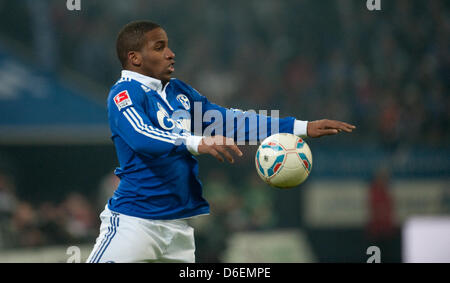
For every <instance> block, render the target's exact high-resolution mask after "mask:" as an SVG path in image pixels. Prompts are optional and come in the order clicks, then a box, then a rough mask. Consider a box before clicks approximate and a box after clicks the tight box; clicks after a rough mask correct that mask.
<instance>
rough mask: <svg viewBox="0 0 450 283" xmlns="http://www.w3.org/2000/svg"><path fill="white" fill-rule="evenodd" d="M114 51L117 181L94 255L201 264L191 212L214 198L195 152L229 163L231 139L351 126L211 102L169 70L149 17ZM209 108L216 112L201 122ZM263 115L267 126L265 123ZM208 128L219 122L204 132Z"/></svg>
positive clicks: (167, 53)
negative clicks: (118, 71)
mask: <svg viewBox="0 0 450 283" xmlns="http://www.w3.org/2000/svg"><path fill="white" fill-rule="evenodd" d="M116 49H117V55H118V57H119V60H120V62H121V64H122V67H123V71H122V77H121V78H120V79H119V80H118V81H117V82H116V84H114V85H113V86H112V88H111V91H110V93H109V96H108V99H107V105H108V118H109V123H110V127H111V132H112V140H113V142H114V145H115V148H116V153H117V157H118V160H119V163H120V167H118V168H117V169H116V170H115V174H116V175H117V176H118V177H119V178H120V184H119V186H118V188H117V190H116V191H115V192H114V195H113V196H112V197H111V198H110V199H109V201H108V203H107V205H106V207H105V209H104V211H103V212H102V213H101V215H100V218H101V221H102V223H101V226H100V235H99V236H98V238H97V240H96V243H95V246H94V248H93V250H92V252H91V254H90V256H89V258H88V259H87V261H88V262H93V263H96V262H195V244H194V231H193V228H192V227H190V226H189V225H188V223H187V221H186V219H187V218H190V217H194V216H198V215H204V214H208V213H209V205H208V202H207V201H206V200H205V199H204V198H203V197H202V186H201V183H200V181H199V180H198V178H197V176H198V164H197V159H196V158H195V157H194V156H196V155H200V154H210V155H212V156H214V157H215V158H217V159H218V160H219V161H224V160H225V159H226V160H228V161H229V162H230V163H233V162H234V156H235V155H237V156H242V152H241V151H240V150H239V148H238V147H237V145H236V143H235V142H237V141H242V140H244V141H250V140H252V139H254V138H255V136H254V133H259V136H258V137H257V139H258V140H262V139H264V138H265V137H267V136H270V135H272V134H275V133H276V132H282V133H293V134H296V135H299V136H309V137H320V136H323V135H333V134H337V133H338V132H340V131H345V132H352V130H353V129H354V128H355V127H354V126H352V125H350V124H347V123H344V122H340V121H333V120H319V121H312V122H307V121H300V120H296V119H295V118H293V117H287V118H283V119H278V118H271V117H262V115H257V114H256V113H247V112H242V111H239V110H235V109H226V108H224V107H221V106H218V105H216V104H213V103H211V102H209V101H208V99H207V98H206V97H204V96H202V95H201V94H200V93H199V92H198V91H196V90H195V89H194V88H192V87H191V86H189V85H188V84H186V83H184V82H182V81H180V80H178V79H174V78H171V77H172V73H173V72H174V71H175V68H174V65H175V54H174V53H173V52H172V50H171V49H170V48H169V39H168V37H167V34H166V32H165V31H164V29H163V28H161V27H160V26H159V25H157V24H155V23H152V22H148V21H138V22H131V23H129V24H127V25H126V26H125V27H123V28H122V30H121V31H120V32H119V35H118V38H117V42H116ZM208 111H209V114H211V113H212V114H214V115H216V116H215V117H216V118H215V119H204V120H205V121H203V120H202V118H203V117H204V115H205V116H206V114H207V113H208ZM177 113H182V114H181V115H178V114H177ZM183 113H184V114H183ZM217 114H220V115H223V117H224V118H223V119H218V118H217ZM214 115H213V116H214ZM230 117H231V118H230ZM250 118H256V119H255V120H256V123H250V122H249V121H251V120H252V119H250ZM262 118H264V119H262ZM255 120H253V121H255ZM263 120H264V121H265V122H264V124H265V125H266V128H267V131H261V130H260V129H259V128H260V124H261V123H262V122H261V121H263ZM198 125H200V127H201V130H200V131H199V130H198V129H196V126H198ZM208 127H213V128H214V130H213V131H210V134H209V135H206V134H205V135H204V136H203V135H202V133H203V132H202V131H203V130H205V131H206V129H207V128H208Z"/></svg>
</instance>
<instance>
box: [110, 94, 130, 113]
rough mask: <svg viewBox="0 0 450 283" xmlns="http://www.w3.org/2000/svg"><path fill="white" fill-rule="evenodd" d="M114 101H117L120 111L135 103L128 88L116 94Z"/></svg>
mask: <svg viewBox="0 0 450 283" xmlns="http://www.w3.org/2000/svg"><path fill="white" fill-rule="evenodd" d="M114 102H115V103H116V106H117V108H119V111H120V109H122V108H125V107H127V106H130V105H133V103H132V102H131V99H130V96H129V95H128V91H126V90H124V91H122V92H120V93H119V94H117V95H116V96H114Z"/></svg>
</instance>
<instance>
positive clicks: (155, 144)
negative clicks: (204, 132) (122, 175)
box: [108, 83, 202, 157]
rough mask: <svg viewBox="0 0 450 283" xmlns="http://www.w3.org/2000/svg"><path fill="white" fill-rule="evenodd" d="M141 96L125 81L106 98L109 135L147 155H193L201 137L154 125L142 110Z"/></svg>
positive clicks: (143, 101) (138, 90)
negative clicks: (117, 136)
mask: <svg viewBox="0 0 450 283" xmlns="http://www.w3.org/2000/svg"><path fill="white" fill-rule="evenodd" d="M144 95H145V94H144V93H142V92H141V91H140V89H138V88H135V87H133V86H129V87H127V84H126V83H125V84H123V86H118V87H116V89H114V91H113V92H112V93H111V95H110V96H109V98H108V118H109V122H110V126H111V131H112V133H113V135H115V134H116V135H119V136H120V137H121V138H122V139H123V140H124V141H125V143H126V144H127V145H128V146H129V147H130V148H131V149H132V150H133V151H135V152H137V153H139V154H143V155H145V156H148V157H160V156H165V155H173V154H185V153H188V152H190V153H194V154H195V153H196V151H197V149H198V148H197V147H198V143H199V142H200V140H201V138H202V137H196V136H192V135H190V134H188V133H179V134H177V133H172V132H170V131H163V130H161V129H160V128H158V127H156V126H155V125H154V124H153V123H152V121H151V119H150V117H149V115H148V114H147V113H146V111H145V110H144V109H145V104H146V102H145V99H144ZM149 114H150V115H151V113H149ZM155 115H156V114H155Z"/></svg>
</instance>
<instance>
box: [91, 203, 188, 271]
mask: <svg viewBox="0 0 450 283" xmlns="http://www.w3.org/2000/svg"><path fill="white" fill-rule="evenodd" d="M100 219H101V221H102V223H101V225H100V235H99V236H98V238H97V240H96V242H95V246H94V248H93V250H92V252H91V254H90V255H89V257H88V259H87V262H89V263H99V262H182V263H184V262H187V263H189V262H195V241H194V229H193V228H192V227H191V226H189V225H188V223H187V220H185V219H177V220H149V219H143V218H138V217H132V216H128V215H124V214H119V213H116V212H113V211H111V210H109V209H108V208H107V207H105V210H104V211H103V212H102V213H101V214H100Z"/></svg>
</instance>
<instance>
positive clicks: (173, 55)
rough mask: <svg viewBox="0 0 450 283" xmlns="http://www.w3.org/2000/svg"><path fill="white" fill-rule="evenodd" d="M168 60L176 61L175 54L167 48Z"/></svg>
mask: <svg viewBox="0 0 450 283" xmlns="http://www.w3.org/2000/svg"><path fill="white" fill-rule="evenodd" d="M166 58H167V59H169V60H170V59H175V53H173V51H172V50H171V49H170V48H167V53H166Z"/></svg>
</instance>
